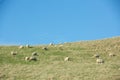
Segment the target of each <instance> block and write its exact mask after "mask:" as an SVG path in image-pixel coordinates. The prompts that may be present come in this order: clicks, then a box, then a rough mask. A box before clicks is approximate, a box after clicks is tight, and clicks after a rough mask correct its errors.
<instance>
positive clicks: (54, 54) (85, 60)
mask: <svg viewBox="0 0 120 80" xmlns="http://www.w3.org/2000/svg"><path fill="white" fill-rule="evenodd" d="M61 45H62V46H61ZM43 47H47V49H48V50H43V49H42V48H43ZM11 51H17V54H16V55H14V56H12V55H11ZM33 52H37V53H38V56H36V57H37V61H25V57H26V56H32V53H33ZM109 53H114V54H115V55H116V56H113V57H110V56H109ZM94 54H99V55H100V58H102V59H103V60H104V61H105V62H104V63H103V64H97V63H96V58H95V57H93V56H94ZM66 57H69V61H64V59H65V58H66ZM0 80H120V37H116V38H110V39H104V40H95V41H84V42H75V43H65V44H57V45H43V46H32V47H31V48H26V47H24V48H21V49H19V46H0Z"/></svg>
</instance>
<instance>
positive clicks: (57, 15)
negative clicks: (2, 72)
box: [0, 0, 120, 44]
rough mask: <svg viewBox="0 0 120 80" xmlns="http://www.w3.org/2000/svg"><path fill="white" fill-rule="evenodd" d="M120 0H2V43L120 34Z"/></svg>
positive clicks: (79, 38) (0, 32)
mask: <svg viewBox="0 0 120 80" xmlns="http://www.w3.org/2000/svg"><path fill="white" fill-rule="evenodd" d="M119 4H120V0H0V44H48V43H50V42H53V43H61V42H74V41H81V40H96V39H103V38H109V37H114V36H120V5H119Z"/></svg>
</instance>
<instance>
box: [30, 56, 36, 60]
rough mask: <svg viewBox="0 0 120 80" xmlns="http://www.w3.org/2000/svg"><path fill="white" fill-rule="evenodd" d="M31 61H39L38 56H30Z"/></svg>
mask: <svg viewBox="0 0 120 80" xmlns="http://www.w3.org/2000/svg"><path fill="white" fill-rule="evenodd" d="M29 60H30V61H37V58H36V57H34V56H32V57H30V59H29Z"/></svg>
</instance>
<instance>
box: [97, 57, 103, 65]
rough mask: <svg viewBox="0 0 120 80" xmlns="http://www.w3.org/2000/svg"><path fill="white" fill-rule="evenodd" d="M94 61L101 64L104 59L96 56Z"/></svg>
mask: <svg viewBox="0 0 120 80" xmlns="http://www.w3.org/2000/svg"><path fill="white" fill-rule="evenodd" d="M96 62H97V63H100V64H102V63H104V60H103V59H100V58H97V60H96Z"/></svg>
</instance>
